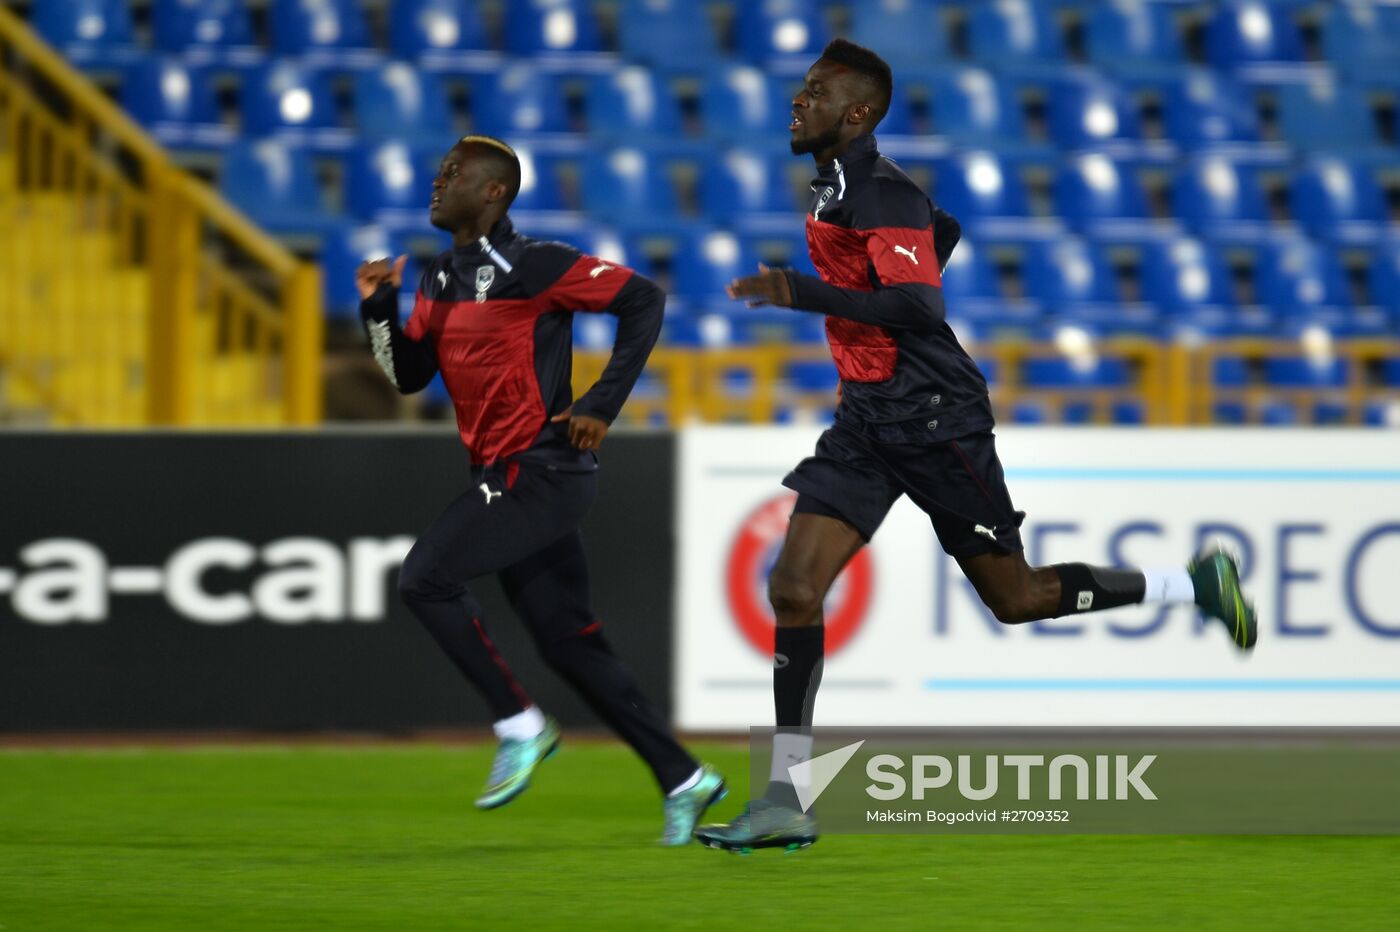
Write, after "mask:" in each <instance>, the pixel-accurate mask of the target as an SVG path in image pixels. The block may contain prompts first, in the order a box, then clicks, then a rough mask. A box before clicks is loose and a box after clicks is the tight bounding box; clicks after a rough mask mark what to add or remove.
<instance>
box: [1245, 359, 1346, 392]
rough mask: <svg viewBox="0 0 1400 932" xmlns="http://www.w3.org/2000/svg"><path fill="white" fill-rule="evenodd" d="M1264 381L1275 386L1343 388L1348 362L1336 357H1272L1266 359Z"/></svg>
mask: <svg viewBox="0 0 1400 932" xmlns="http://www.w3.org/2000/svg"><path fill="white" fill-rule="evenodd" d="M1264 381H1265V382H1267V383H1268V384H1269V385H1272V386H1273V387H1275V388H1342V387H1343V386H1345V385H1346V384H1347V364H1346V360H1344V359H1337V358H1335V357H1327V358H1325V359H1311V358H1308V357H1304V356H1283V357H1272V358H1269V359H1265V360H1264Z"/></svg>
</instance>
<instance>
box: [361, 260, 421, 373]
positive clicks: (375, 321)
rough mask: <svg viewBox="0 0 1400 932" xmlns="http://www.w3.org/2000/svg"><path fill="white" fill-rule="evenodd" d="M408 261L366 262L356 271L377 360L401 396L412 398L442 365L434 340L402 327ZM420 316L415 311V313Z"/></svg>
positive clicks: (370, 339)
mask: <svg viewBox="0 0 1400 932" xmlns="http://www.w3.org/2000/svg"><path fill="white" fill-rule="evenodd" d="M407 259H408V257H407V256H399V257H398V258H397V259H394V260H392V261H391V260H389V259H377V260H375V261H373V262H365V263H362V264H361V265H360V267H359V268H358V269H356V270H355V286H356V287H357V288H358V289H359V292H360V320H361V321H362V322H363V323H364V326H365V333H366V334H367V335H368V336H369V345H370V350H371V352H373V353H374V361H375V362H377V363H379V368H380V369H382V370H384V375H385V376H387V377H388V379H389V383H390V384H391V385H393V386H394V388H396V389H398V390H399V393H400V394H404V395H411V394H413V393H414V392H417V391H422V390H423V388H425V387H426V386H427V384H428V383H429V382H431V381H432V380H433V376H434V375H436V374H437V370H438V364H437V350H436V349H435V348H434V347H433V341H432V337H430V336H429V335H428V334H426V333H420V336H419V338H418V339H413V338H410V337H409V336H408V335H407V334H406V333H404V331H403V328H402V327H400V326H399V287H400V286H401V285H402V284H403V267H404V263H405V262H406V261H407ZM419 304H420V305H421V304H422V302H421V301H420V302H419ZM417 313H418V309H417V308H415V309H414V314H415V315H416V314H417ZM420 329H421V328H420Z"/></svg>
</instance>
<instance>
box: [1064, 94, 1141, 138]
mask: <svg viewBox="0 0 1400 932" xmlns="http://www.w3.org/2000/svg"><path fill="white" fill-rule="evenodd" d="M1048 103H1049V110H1050V137H1051V138H1052V139H1053V140H1054V141H1055V143H1056V144H1057V145H1058V146H1060V148H1062V149H1084V148H1094V147H1102V146H1103V145H1104V144H1105V143H1109V142H1113V141H1115V140H1121V139H1137V138H1138V137H1139V136H1141V134H1142V130H1141V128H1140V127H1139V126H1138V117H1137V112H1136V111H1135V109H1134V108H1133V106H1132V104H1131V102H1130V101H1129V100H1128V99H1127V97H1126V96H1124V94H1123V93H1122V91H1120V90H1119V89H1118V88H1117V87H1116V86H1115V85H1113V84H1111V83H1109V82H1107V81H1102V80H1096V79H1088V80H1085V79H1078V78H1071V79H1061V80H1058V81H1054V82H1052V83H1051V89H1050V93H1049V101H1048Z"/></svg>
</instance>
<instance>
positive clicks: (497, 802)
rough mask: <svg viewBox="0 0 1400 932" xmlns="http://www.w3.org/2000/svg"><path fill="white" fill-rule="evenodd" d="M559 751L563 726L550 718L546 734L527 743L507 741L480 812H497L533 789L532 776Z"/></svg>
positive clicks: (495, 763)
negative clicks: (531, 787) (529, 789)
mask: <svg viewBox="0 0 1400 932" xmlns="http://www.w3.org/2000/svg"><path fill="white" fill-rule="evenodd" d="M557 750H559V723H558V722H556V721H555V720H554V719H553V718H551V717H549V716H548V715H546V716H545V719H544V730H543V731H541V732H540V733H539V734H537V735H535V737H533V738H527V739H526V740H524V741H513V740H510V739H504V740H502V741H501V743H500V746H499V747H497V748H496V759H495V760H494V761H492V762H491V775H490V776H488V777H487V778H486V788H485V789H483V790H482V791H481V795H480V796H478V797H477V798H476V808H478V809H495V808H497V807H499V806H504V805H505V804H506V803H508V802H510V801H511V800H512V799H514V798H515V797H517V796H519V795H520V794H521V793H523V792H525V790H526V789H528V788H529V786H530V776H531V775H532V774H533V773H534V772H535V768H536V767H538V766H539V765H540V763H541V762H542V761H545V760H548V759H549V757H550V756H551V755H552V754H554V752H555V751H557Z"/></svg>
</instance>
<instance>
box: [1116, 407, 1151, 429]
mask: <svg viewBox="0 0 1400 932" xmlns="http://www.w3.org/2000/svg"><path fill="white" fill-rule="evenodd" d="M1109 418H1110V419H1111V420H1112V421H1113V423H1114V424H1121V425H1123V426H1124V427H1135V426H1138V425H1140V424H1146V423H1147V406H1146V405H1144V404H1143V403H1142V402H1141V401H1115V402H1114V403H1113V406H1112V408H1111V409H1110V410H1109Z"/></svg>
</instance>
